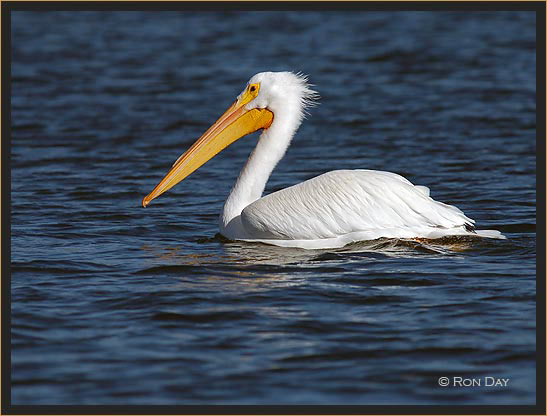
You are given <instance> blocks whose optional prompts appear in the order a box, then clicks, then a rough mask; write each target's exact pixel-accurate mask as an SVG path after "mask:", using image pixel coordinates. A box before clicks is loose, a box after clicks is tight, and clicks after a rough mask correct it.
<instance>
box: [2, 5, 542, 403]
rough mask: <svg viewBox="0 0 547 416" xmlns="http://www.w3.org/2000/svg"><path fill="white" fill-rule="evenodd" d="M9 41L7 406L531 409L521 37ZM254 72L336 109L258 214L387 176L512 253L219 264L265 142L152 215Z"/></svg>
mask: <svg viewBox="0 0 547 416" xmlns="http://www.w3.org/2000/svg"><path fill="white" fill-rule="evenodd" d="M12 18H13V20H12V42H13V53H12V80H13V85H12V200H11V209H12V228H11V233H12V240H11V244H12V281H11V287H12V309H11V312H12V333H11V335H12V340H11V347H12V352H11V354H12V355H11V358H12V373H11V376H12V403H13V404H171V405H174V404H223V403H226V404H534V403H535V392H536V385H535V377H536V371H535V361H534V360H535V352H536V344H535V330H536V324H535V313H536V305H535V294H536V286H535V277H536V273H535V256H536V244H535V241H536V240H535V238H536V234H535V224H536V208H535V205H536V192H535V187H536V182H535V175H536V157H535V152H536V142H535V134H536V116H535V111H536V106H535V100H536V84H535V80H536V73H535V64H536V57H535V46H536V42H535V25H536V22H535V15H534V14H533V13H532V12H489V13H471V12H466V13H444V12H443V13H440V12H398V13H390V12H275V13H274V12H246V13H242V12H227V13H217V12H192V13H190V12H180V13H174V12H148V13H145V12H86V13H83V12H62V13H61V12H42V13H35V12H14V13H13V14H12ZM265 70H273V71H277V70H294V71H302V72H304V73H306V74H309V76H310V81H311V82H312V83H313V84H315V85H316V87H315V88H316V89H317V90H318V91H319V93H320V94H321V97H322V98H321V105H320V106H318V107H316V108H313V109H312V110H311V114H310V116H309V117H308V119H307V120H306V121H305V122H304V124H303V126H302V127H301V129H300V130H299V132H298V133H297V136H296V137H295V139H294V141H293V145H292V147H291V148H290V149H289V151H288V153H287V155H286V157H285V158H284V160H283V161H282V162H281V163H280V164H279V166H278V167H277V168H276V170H275V171H274V173H273V175H272V177H271V179H270V181H269V183H268V185H267V189H266V192H268V193H269V192H273V191H276V190H278V189H282V188H284V187H287V186H290V185H293V184H295V183H298V182H300V181H303V180H306V179H309V178H311V177H314V176H316V175H319V174H321V173H324V172H326V171H329V170H333V169H342V168H343V169H354V168H366V169H379V170H388V171H392V172H396V173H399V174H401V175H403V176H405V177H407V178H408V179H409V180H410V181H412V182H413V183H415V184H420V185H425V186H428V187H429V188H430V189H431V194H432V196H433V197H434V198H435V199H437V200H439V201H443V202H446V203H450V204H453V205H456V206H458V207H459V208H460V209H462V210H463V211H464V212H465V213H466V214H467V215H468V216H469V217H471V218H473V219H475V220H476V221H477V224H476V225H477V228H479V229H497V230H500V231H502V232H503V233H504V234H505V235H506V236H507V240H476V239H449V240H447V241H441V242H423V243H419V242H413V241H398V240H377V241H373V242H364V243H358V244H353V245H350V246H347V247H344V248H342V249H336V250H312V251H306V250H299V249H283V248H278V247H271V246H266V245H261V244H250V243H240V242H231V241H227V240H225V239H223V238H221V237H219V236H218V235H216V234H217V233H218V223H217V220H218V214H219V212H220V210H221V207H222V204H223V201H224V199H225V198H226V196H227V194H228V192H229V190H230V188H231V186H232V184H233V182H234V181H235V179H236V177H237V174H238V171H239V169H240V167H241V166H242V164H243V163H244V161H245V159H246V158H247V157H248V155H249V153H250V151H251V149H252V148H253V146H254V144H255V143H256V139H257V137H258V133H257V134H254V135H252V136H249V137H248V138H245V139H242V140H240V141H238V142H237V143H235V144H234V145H232V146H231V147H229V148H228V149H226V150H225V151H224V152H223V153H222V154H220V155H219V156H217V157H216V158H215V159H214V160H212V161H211V162H209V163H208V164H206V165H205V166H203V167H202V168H201V169H200V170H198V171H197V172H196V173H194V174H193V175H192V176H191V177H189V178H188V179H187V180H185V181H184V182H182V183H181V184H179V185H178V186H176V187H175V188H173V189H172V190H171V191H169V192H168V193H166V194H165V195H163V196H162V197H161V198H159V199H158V200H156V201H154V204H153V205H152V206H151V207H150V208H147V209H146V210H145V209H143V208H142V207H141V206H140V200H141V199H142V197H143V196H145V195H146V194H148V193H149V192H150V191H151V190H152V188H153V187H154V186H155V185H156V184H157V183H158V181H159V180H160V179H161V178H162V177H163V175H164V174H165V173H166V172H167V170H168V168H169V167H170V166H171V164H172V163H173V161H174V160H175V159H176V158H177V157H178V156H179V155H180V154H181V153H182V152H183V151H184V150H186V149H187V148H188V146H189V145H190V144H191V143H193V141H194V140H195V139H196V138H197V137H199V136H200V135H201V133H203V132H204V131H205V130H206V129H207V127H208V126H209V125H210V124H211V123H212V122H213V121H215V120H216V118H217V117H218V116H219V115H220V114H221V113H222V112H223V111H224V110H225V109H226V108H227V107H228V105H229V104H230V103H231V102H232V101H233V99H234V98H235V96H236V95H237V94H239V92H240V91H241V90H242V89H243V87H244V85H245V83H246V82H247V80H248V79H249V78H250V77H251V76H252V75H253V74H255V73H257V72H260V71H265ZM443 376H446V377H449V379H450V380H451V383H452V382H453V380H454V379H453V378H454V377H462V378H466V379H479V380H483V385H481V386H480V387H470V388H466V387H460V386H454V385H449V386H447V387H441V386H439V382H438V380H439V377H443ZM486 376H490V377H496V378H509V379H510V381H509V383H508V385H507V386H506V387H486V386H484V377H486Z"/></svg>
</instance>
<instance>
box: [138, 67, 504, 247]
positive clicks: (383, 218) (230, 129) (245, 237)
mask: <svg viewBox="0 0 547 416" xmlns="http://www.w3.org/2000/svg"><path fill="white" fill-rule="evenodd" d="M306 81H307V80H306V78H304V77H302V76H299V75H295V74H293V73H290V72H281V73H272V72H267V73H260V74H257V75H255V76H254V77H253V78H251V80H250V81H249V83H248V85H247V87H246V89H245V90H244V91H243V92H242V93H241V94H240V95H239V96H238V99H237V100H236V102H235V103H234V104H233V105H232V106H231V107H230V108H229V109H228V111H227V112H226V113H225V114H224V115H223V116H221V118H220V119H219V120H218V121H217V122H216V123H215V124H214V125H213V126H212V127H211V128H210V129H209V130H208V131H207V132H206V133H205V134H204V135H203V136H202V137H201V138H200V139H199V140H198V141H197V142H196V143H195V144H194V145H193V146H192V147H191V148H190V149H189V150H188V151H187V152H186V153H184V154H183V155H182V156H181V157H179V159H178V160H177V162H176V163H175V165H174V166H173V168H172V169H171V171H170V172H169V173H168V174H167V175H166V176H165V178H164V179H163V180H162V181H161V182H160V184H158V186H157V187H156V188H155V189H154V191H152V193H151V194H150V195H148V196H147V197H146V198H145V199H144V200H143V206H146V205H147V204H148V203H149V202H150V201H151V200H152V199H154V198H156V197H157V196H159V195H160V194H162V193H163V192H165V191H166V190H168V189H170V188H171V187H172V186H174V185H175V184H176V183H178V182H180V181H181V180H182V179H184V178H185V177H186V176H188V175H189V174H190V173H192V172H193V171H194V170H196V169H197V168H199V167H200V166H201V165H202V164H203V163H205V162H206V161H207V160H209V159H210V158H212V157H213V156H214V155H216V154H217V153H218V152H220V151H221V150H222V149H223V148H225V147H226V146H228V145H229V144H231V143H233V141H235V140H237V139H239V138H240V137H242V136H244V135H246V134H248V133H250V132H252V131H256V130H258V129H261V128H262V129H263V133H262V135H261V136H260V139H259V141H258V143H257V146H256V148H255V150H254V151H253V153H252V154H251V156H250V157H249V160H248V161H247V163H246V164H245V166H244V168H243V170H242V171H241V173H240V175H239V177H238V180H237V181H236V184H235V185H234V187H233V188H232V191H231V192H230V195H229V197H228V199H227V200H226V202H225V204H224V208H223V211H222V213H221V215H220V232H221V234H222V235H224V236H225V237H227V238H229V239H232V240H242V241H250V242H262V243H267V244H273V245H277V246H282V247H300V248H307V249H316V248H337V247H342V246H344V245H346V244H348V243H351V242H356V241H363V240H373V239H377V238H381V237H385V238H405V239H406V238H428V239H429V238H432V239H433V238H440V237H445V236H449V235H468V236H475V237H490V238H504V237H503V236H502V235H501V233H499V232H498V231H494V230H475V229H474V226H473V224H474V222H475V221H473V220H472V219H470V218H468V217H467V216H465V214H464V213H463V212H462V211H460V210H459V209H458V208H456V207H454V206H451V205H447V204H444V203H442V202H438V201H435V200H434V199H432V198H431V197H430V196H429V189H428V188H426V187H424V186H415V185H413V184H412V183H411V182H409V181H408V180H407V179H405V178H403V177H402V176H400V175H397V174H395V173H391V172H382V171H374V170H336V171H331V172H327V173H325V174H322V175H320V176H317V177H315V178H312V179H309V180H307V181H305V182H302V183H300V184H297V185H294V186H291V187H289V188H286V189H283V190H280V191H277V192H274V193H272V194H270V195H266V196H264V197H262V193H263V191H264V188H265V186H266V182H267V180H268V178H269V176H270V174H271V172H272V170H273V168H274V167H275V165H276V164H277V163H278V162H279V160H280V159H281V158H282V157H283V156H284V154H285V151H286V149H287V148H288V146H289V145H290V141H291V139H292V137H293V135H294V133H295V132H296V130H297V129H298V127H299V125H300V123H301V121H302V119H303V117H304V110H305V108H306V107H307V106H309V105H310V104H311V103H312V102H313V100H314V99H316V97H317V95H316V93H315V92H314V91H313V90H311V88H310V87H309V85H308V84H307V82H306Z"/></svg>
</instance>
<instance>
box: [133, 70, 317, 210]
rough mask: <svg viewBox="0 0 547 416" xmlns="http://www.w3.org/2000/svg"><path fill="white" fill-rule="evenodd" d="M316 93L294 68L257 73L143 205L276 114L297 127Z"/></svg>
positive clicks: (268, 124)
mask: <svg viewBox="0 0 547 416" xmlns="http://www.w3.org/2000/svg"><path fill="white" fill-rule="evenodd" d="M317 97H318V96H317V93H316V92H315V91H313V90H312V89H311V88H310V85H309V84H308V83H307V77H306V76H304V75H301V74H294V73H292V72H261V73H258V74H256V75H254V76H253V77H252V78H251V79H250V80H249V82H248V83H247V85H246V86H245V88H244V89H243V91H242V92H241V93H240V94H239V95H238V96H237V98H236V100H235V101H234V103H233V104H232V105H231V106H230V107H229V108H228V110H226V112H225V113H224V114H223V115H222V116H220V118H219V119H218V120H217V121H216V122H215V123H214V124H213V125H212V126H211V127H210V128H209V129H208V130H207V131H206V132H205V133H203V135H202V136H201V137H200V138H199V139H198V140H197V141H196V142H195V143H194V144H193V145H192V146H191V147H190V148H189V149H188V150H187V151H186V152H185V153H183V154H182V155H181V156H180V157H179V158H178V159H177V161H176V162H175V163H174V164H173V167H172V168H171V170H170V171H169V172H168V173H167V175H165V177H164V178H163V179H162V180H161V182H160V183H159V184H158V185H157V186H156V187H155V188H154V190H153V191H152V192H151V193H150V194H149V195H147V196H146V197H145V198H144V199H143V200H142V205H143V207H146V206H147V205H148V204H149V203H150V202H151V201H152V200H153V199H155V198H157V197H158V196H160V195H161V194H163V193H164V192H165V191H167V190H169V189H171V188H172V187H173V186H175V185H176V184H177V183H179V182H180V181H182V180H183V179H184V178H186V177H187V176H188V175H190V174H191V173H192V172H194V171H195V170H197V169H198V168H199V167H200V166H202V165H203V164H204V163H205V162H207V161H208V160H210V159H211V158H213V157H214V156H216V155H217V154H218V153H220V152H221V151H222V150H223V149H225V148H226V147H228V146H229V145H230V144H232V143H234V142H235V141H236V140H238V139H240V138H242V137H244V136H246V135H248V134H250V133H254V132H255V131H257V130H260V129H268V128H270V126H272V123H275V122H274V118H277V117H279V116H280V115H282V116H283V118H284V119H285V120H287V119H289V120H291V121H292V123H291V125H292V126H293V127H294V129H296V128H297V127H298V125H299V124H300V123H301V121H302V118H303V117H304V111H305V108H306V107H308V106H309V105H311V104H313V102H314V100H315V99H316V98H317ZM274 115H275V116H274Z"/></svg>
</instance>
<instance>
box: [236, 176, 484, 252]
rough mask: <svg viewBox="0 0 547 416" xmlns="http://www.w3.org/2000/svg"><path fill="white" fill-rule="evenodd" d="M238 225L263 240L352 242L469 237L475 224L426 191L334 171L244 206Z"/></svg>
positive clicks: (396, 180) (397, 179)
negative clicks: (458, 232) (387, 238)
mask: <svg viewBox="0 0 547 416" xmlns="http://www.w3.org/2000/svg"><path fill="white" fill-rule="evenodd" d="M241 222H242V224H243V226H244V228H245V230H246V232H247V233H248V235H250V236H253V238H256V239H261V240H321V239H329V240H330V239H333V238H338V237H341V236H345V237H348V236H349V237H348V238H349V239H351V240H353V241H357V240H360V239H374V238H379V237H390V238H412V237H418V236H420V237H427V236H431V237H432V238H435V237H438V236H442V234H444V233H446V234H454V233H455V232H454V231H455V229H460V230H461V234H468V233H469V230H472V224H473V223H474V221H473V220H472V219H470V218H468V217H466V216H465V215H464V213H463V212H462V211H460V210H459V209H458V208H456V207H454V206H451V205H447V204H443V203H442V202H437V201H435V200H433V199H432V198H431V197H430V196H429V189H428V188H426V187H423V186H414V185H413V184H412V183H411V182H409V181H408V180H407V179H405V178H403V177H402V176H400V175H397V174H394V173H390V172H381V171H373V170H338V171H332V172H328V173H325V174H323V175H320V176H317V177H315V178H313V179H310V180H307V181H305V182H302V183H300V184H298V185H294V186H291V187H289V188H286V189H283V190H281V191H278V192H275V193H272V194H270V195H267V196H265V197H263V198H261V199H259V200H257V201H255V202H253V203H252V204H250V205H248V206H247V207H246V208H245V209H244V210H243V212H242V213H241ZM449 230H450V232H448V231H449ZM352 236H353V238H352ZM348 238H346V239H345V241H344V243H347V239H348Z"/></svg>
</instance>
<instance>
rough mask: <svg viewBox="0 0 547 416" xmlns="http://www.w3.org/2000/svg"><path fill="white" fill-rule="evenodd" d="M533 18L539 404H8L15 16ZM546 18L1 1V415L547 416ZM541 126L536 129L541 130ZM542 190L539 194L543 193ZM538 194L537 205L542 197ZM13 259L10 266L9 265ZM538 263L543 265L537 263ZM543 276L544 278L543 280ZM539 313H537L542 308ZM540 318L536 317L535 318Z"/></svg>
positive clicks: (531, 7) (529, 7)
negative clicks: (213, 13) (215, 13)
mask: <svg viewBox="0 0 547 416" xmlns="http://www.w3.org/2000/svg"><path fill="white" fill-rule="evenodd" d="M143 9H146V10H150V11H174V10H185V11H191V10H196V11H207V10H219V9H231V10H242V11H245V10H256V11H270V10H271V11H276V10H295V11H299V10H301V11H305V10H320V11H329V10H331V11H333V10H342V11H343V10H346V11H351V10H359V11H361V10H368V11H441V10H442V11H452V10H454V11H462V10H463V11H511V10H522V11H535V12H536V155H539V157H536V250H538V249H539V254H540V256H539V258H538V256H537V253H538V251H536V405H522V406H521V405H461V406H454V405H408V406H406V405H340V406H338V405H267V406H261V405H249V406H245V405H204V406H201V405H173V406H171V405H168V406H165V405H160V406H155V405H147V406H135V405H131V406H124V405H112V406H111V405H97V406H78V405H13V404H12V403H11V345H10V343H11V337H10V334H11V273H10V271H11V270H10V269H11V265H10V263H11V166H10V154H11V12H12V11H48V10H49V11H54V10H55V11H57V10H58V11H84V10H101V11H131V10H134V11H137V10H143ZM545 11H546V3H545V2H543V1H494V2H491V1H488V2H485V1H477V2H475V1H459V2H458V1H447V2H433V1H418V2H400V1H394V2H391V1H389V2H381V1H371V2H364V1H353V2H352V1H340V2H334V1H329V2H322V1H318V2H302V1H295V2H291V1H282V2H276V1H264V2H242V1H238V2H219V1H211V2H209V1H207V2H199V1H189V2H186V1H174V2H169V1H157V2H154V1H136V2H119V1H112V2H110V1H108V2H102V1H101V2H94V1H67V2H59V1H51V2H50V1H29V2H26V1H25V2H18V1H3V2H2V4H1V15H2V16H1V23H2V29H1V30H2V55H1V56H2V81H1V82H2V84H1V85H2V118H1V120H2V144H1V149H2V155H1V161H2V167H1V172H2V188H1V192H2V212H1V220H2V226H3V228H2V266H1V267H2V269H1V270H2V276H3V279H2V282H1V285H2V286H1V287H2V304H3V305H4V307H3V310H2V318H1V324H2V350H1V358H2V364H3V365H2V375H1V377H2V378H1V380H2V386H1V396H2V397H1V413H2V414H44V415H60V414H82V415H83V414H120V415H123V414H135V415H143V414H260V415H265V414H294V415H297V414H298V415H300V414H317V415H326V414H347V415H350V414H351V415H354V414H378V415H387V414H447V415H448V414H450V415H454V414H462V413H464V414H500V415H501V414H504V415H506V414H543V415H544V414H545V413H546V401H545V389H546V385H545V377H546V372H545V370H546V368H545V367H546V363H545V353H546V350H545V330H546V328H545V326H546V324H545V310H546V309H545V279H544V278H543V277H544V276H545V256H543V254H544V253H546V250H545V231H546V221H545V214H546V212H545V211H546V203H545V191H546V189H545V186H546V182H545V172H546V169H545V156H546V155H545V151H546V146H545V141H546V136H545V134H546V132H545V127H546V126H545V111H546V103H545V76H546V70H545V39H546V38H545V34H546V32H545ZM538 122H539V123H538ZM538 190H539V192H538ZM538 194H539V198H538ZM8 260H9V261H8ZM538 260H539V261H538ZM538 276H539V277H540V278H539V279H538ZM538 307H539V308H538ZM538 311H539V313H538Z"/></svg>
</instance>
